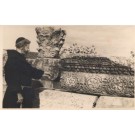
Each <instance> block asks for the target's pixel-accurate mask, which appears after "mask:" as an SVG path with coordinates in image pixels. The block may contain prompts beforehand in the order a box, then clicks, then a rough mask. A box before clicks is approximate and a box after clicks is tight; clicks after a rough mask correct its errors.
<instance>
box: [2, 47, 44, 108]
mask: <svg viewBox="0 0 135 135" xmlns="http://www.w3.org/2000/svg"><path fill="white" fill-rule="evenodd" d="M7 54H8V59H7V62H6V64H5V66H4V71H5V81H6V83H7V89H6V92H5V95H4V99H3V108H19V107H20V104H18V103H17V100H18V99H17V93H21V94H22V95H23V98H24V99H23V103H22V107H23V108H32V99H33V88H32V87H31V84H32V79H40V78H41V77H42V75H43V74H44V72H43V71H42V70H39V69H36V68H34V67H32V66H31V65H30V64H29V63H28V62H27V61H26V58H25V56H24V55H23V54H21V53H19V52H17V51H16V50H7ZM22 86H28V87H24V88H23V89H22Z"/></svg>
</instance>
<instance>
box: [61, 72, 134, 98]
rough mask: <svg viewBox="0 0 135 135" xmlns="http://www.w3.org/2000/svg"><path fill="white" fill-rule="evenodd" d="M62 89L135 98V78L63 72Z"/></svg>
mask: <svg viewBox="0 0 135 135" xmlns="http://www.w3.org/2000/svg"><path fill="white" fill-rule="evenodd" d="M60 84H61V88H62V89H63V90H66V91H71V92H78V93H82V94H83V93H84V94H95V95H102V96H116V97H134V76H130V75H112V74H98V73H85V72H70V71H69V72H68V71H63V72H61V80H60Z"/></svg>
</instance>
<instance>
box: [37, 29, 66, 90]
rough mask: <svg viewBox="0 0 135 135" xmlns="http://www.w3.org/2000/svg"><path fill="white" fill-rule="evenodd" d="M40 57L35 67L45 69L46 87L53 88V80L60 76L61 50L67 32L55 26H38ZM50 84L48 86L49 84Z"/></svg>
mask: <svg viewBox="0 0 135 135" xmlns="http://www.w3.org/2000/svg"><path fill="white" fill-rule="evenodd" d="M35 31H36V33H37V43H38V45H39V48H38V58H37V59H36V60H35V67H37V68H39V69H42V70H44V76H43V78H42V79H43V80H45V87H47V88H50V87H51V88H52V87H53V85H52V84H53V81H54V80H55V79H57V77H58V76H59V68H60V59H59V58H60V56H59V52H60V50H61V48H62V46H63V44H64V42H65V36H66V32H65V31H64V30H62V29H61V28H60V29H54V28H53V27H36V28H35ZM47 85H48V86H47Z"/></svg>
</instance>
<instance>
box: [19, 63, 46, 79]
mask: <svg viewBox="0 0 135 135" xmlns="http://www.w3.org/2000/svg"><path fill="white" fill-rule="evenodd" d="M17 63H18V65H17V68H18V70H20V72H22V73H23V74H25V75H27V76H29V77H31V78H33V79H40V78H41V77H42V75H43V74H44V71H42V70H40V69H37V68H34V67H32V65H31V64H29V63H28V62H27V61H20V62H17Z"/></svg>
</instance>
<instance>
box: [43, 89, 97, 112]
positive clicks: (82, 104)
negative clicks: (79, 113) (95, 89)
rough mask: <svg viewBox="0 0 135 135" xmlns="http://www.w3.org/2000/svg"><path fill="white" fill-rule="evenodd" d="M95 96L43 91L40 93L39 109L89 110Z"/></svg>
mask: <svg viewBox="0 0 135 135" xmlns="http://www.w3.org/2000/svg"><path fill="white" fill-rule="evenodd" d="M95 99H96V96H91V95H83V94H77V93H69V92H62V91H58V90H44V91H43V92H41V93H40V109H54V110H72V109H75V110H78V109H79V110H81V109H83V110H85V109H91V108H92V106H93V102H94V101H95Z"/></svg>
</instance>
